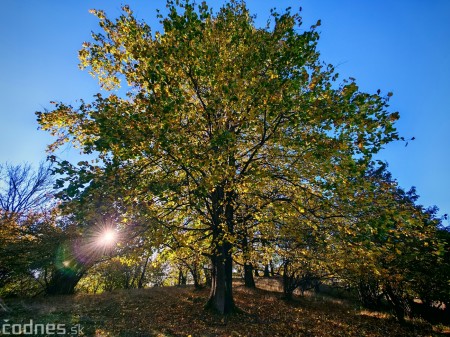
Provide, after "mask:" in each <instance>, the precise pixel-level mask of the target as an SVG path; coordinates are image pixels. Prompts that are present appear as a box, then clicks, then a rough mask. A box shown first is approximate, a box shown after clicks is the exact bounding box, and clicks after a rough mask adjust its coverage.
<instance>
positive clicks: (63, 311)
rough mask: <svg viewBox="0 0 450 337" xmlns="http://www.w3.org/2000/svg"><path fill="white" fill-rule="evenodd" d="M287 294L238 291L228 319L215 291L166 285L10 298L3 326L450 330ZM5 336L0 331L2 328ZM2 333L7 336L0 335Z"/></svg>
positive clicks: (169, 332) (225, 331)
mask: <svg viewBox="0 0 450 337" xmlns="http://www.w3.org/2000/svg"><path fill="white" fill-rule="evenodd" d="M280 296H281V295H280V293H278V292H273V291H268V290H262V289H257V290H248V289H245V288H244V287H242V286H240V285H237V286H236V288H235V300H236V303H237V305H238V306H239V307H240V308H241V309H242V310H243V312H242V313H239V314H233V315H230V316H228V317H221V316H218V315H215V314H213V313H210V312H205V311H204V310H203V308H202V305H203V304H204V303H205V301H206V299H207V297H208V290H207V289H204V290H201V291H195V290H194V289H193V288H191V287H189V286H188V287H164V288H152V289H140V290H139V289H136V290H123V291H115V292H112V293H104V294H100V295H76V296H59V297H51V298H35V299H9V300H7V301H6V304H7V305H8V306H9V308H10V312H8V313H2V314H1V315H2V319H3V320H2V323H3V324H5V323H4V322H5V319H7V320H8V321H7V323H8V324H17V323H20V322H22V323H29V322H30V320H33V323H34V324H36V323H41V324H44V323H61V324H65V326H66V327H67V330H69V331H70V327H76V326H77V324H80V327H81V328H82V332H81V333H80V335H83V336H120V337H125V336H127V337H138V336H141V337H144V336H189V335H191V336H327V337H328V336H372V337H378V336H380V337H381V336H383V337H385V336H444V335H450V330H449V329H448V328H446V327H443V326H434V327H433V326H431V325H429V324H427V323H425V322H421V321H413V322H409V323H408V324H407V325H406V326H402V325H400V324H398V323H397V322H395V321H394V320H393V319H392V318H391V317H390V316H389V315H387V314H382V313H374V312H369V311H365V310H361V309H360V308H358V306H356V305H355V304H352V303H350V302H347V301H344V300H340V299H337V298H333V297H329V296H328V297H327V296H323V295H320V296H319V295H318V296H305V297H301V298H300V297H299V298H296V299H295V301H293V302H289V303H286V302H285V301H283V300H282V299H281V298H280ZM0 331H1V330H0ZM0 335H1V333H0Z"/></svg>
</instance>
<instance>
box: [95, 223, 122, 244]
mask: <svg viewBox="0 0 450 337" xmlns="http://www.w3.org/2000/svg"><path fill="white" fill-rule="evenodd" d="M116 241H117V233H116V231H114V230H113V229H109V228H108V229H105V230H104V231H103V232H102V233H101V234H100V235H99V236H98V239H97V244H98V245H99V246H104V247H111V246H112V245H114V244H115V243H116Z"/></svg>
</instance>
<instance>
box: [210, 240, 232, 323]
mask: <svg viewBox="0 0 450 337" xmlns="http://www.w3.org/2000/svg"><path fill="white" fill-rule="evenodd" d="M226 246H229V245H226ZM211 262H212V275H211V276H212V278H211V281H212V282H211V292H210V295H209V300H208V303H207V304H206V307H207V308H211V309H213V310H216V311H217V312H219V313H221V314H229V313H231V312H233V311H234V309H235V306H234V300H233V292H232V291H233V275H232V274H233V269H232V267H233V264H232V263H233V260H232V258H231V253H230V250H229V249H228V248H227V247H222V254H220V255H219V256H214V257H212V258H211Z"/></svg>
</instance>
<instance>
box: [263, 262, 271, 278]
mask: <svg viewBox="0 0 450 337" xmlns="http://www.w3.org/2000/svg"><path fill="white" fill-rule="evenodd" d="M263 276H264V277H270V274H269V265H268V264H266V265H265V266H264V275H263Z"/></svg>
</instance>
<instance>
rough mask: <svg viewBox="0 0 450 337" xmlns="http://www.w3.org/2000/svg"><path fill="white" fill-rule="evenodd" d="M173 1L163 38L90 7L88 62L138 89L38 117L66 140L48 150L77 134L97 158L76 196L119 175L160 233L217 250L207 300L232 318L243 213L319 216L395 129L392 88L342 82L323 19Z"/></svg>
mask: <svg viewBox="0 0 450 337" xmlns="http://www.w3.org/2000/svg"><path fill="white" fill-rule="evenodd" d="M167 7H168V15H167V16H166V17H162V16H160V18H161V23H162V25H163V32H155V33H153V32H152V30H151V28H150V27H149V26H148V25H147V24H146V23H144V22H141V21H138V20H136V19H135V17H134V15H133V13H132V11H131V10H130V9H129V8H128V7H124V8H123V11H124V13H123V14H122V15H121V16H120V17H119V18H118V19H116V20H110V19H108V18H107V17H106V15H105V13H104V12H103V11H100V10H96V11H93V13H94V14H95V15H96V16H97V17H98V18H99V20H100V26H101V27H102V29H103V30H104V32H103V33H99V34H94V35H93V42H86V43H84V45H83V49H82V50H81V51H80V60H81V66H82V67H83V68H88V69H89V70H90V72H91V74H93V75H94V76H95V77H97V78H98V80H99V82H100V84H101V86H102V87H103V88H104V89H106V90H111V89H115V88H117V87H119V86H120V83H121V81H122V82H123V81H126V83H127V84H128V93H127V95H126V97H119V96H118V95H117V94H115V93H114V91H112V92H111V93H110V94H109V95H108V96H106V97H105V96H104V95H101V94H98V95H97V96H96V99H95V100H94V101H93V102H92V103H86V102H84V101H83V102H82V104H81V105H80V106H78V107H73V106H70V105H66V104H64V103H56V106H55V109H54V110H53V111H49V112H39V113H37V114H38V121H39V123H40V125H41V127H42V129H44V130H48V131H50V132H51V133H52V134H53V135H55V136H57V137H58V139H57V141H56V142H55V143H53V144H52V145H51V146H50V149H52V150H54V149H55V148H57V147H58V146H59V145H61V144H63V143H65V142H72V143H74V144H76V145H78V146H79V147H80V148H81V150H82V151H83V152H84V153H88V154H95V155H96V156H97V158H98V159H99V160H100V162H99V164H98V166H97V167H93V165H82V167H80V168H79V169H78V170H68V172H66V173H67V174H69V175H76V174H81V175H83V176H86V172H87V171H89V172H90V173H91V177H92V179H90V180H89V179H87V181H85V183H84V184H78V185H76V186H71V185H70V184H69V189H70V191H71V195H72V198H76V197H77V195H81V194H83V191H84V190H85V187H86V186H87V185H89V184H92V183H95V181H96V178H95V176H96V175H102V176H105V175H107V174H108V172H115V174H116V176H115V178H114V177H111V179H110V182H111V183H116V184H117V183H119V184H120V186H121V188H123V189H124V190H126V193H125V192H124V195H127V200H129V201H130V202H133V203H139V204H141V205H145V206H146V207H147V209H148V214H149V215H148V216H149V217H150V218H152V219H153V220H152V221H156V222H157V223H159V224H160V228H161V231H162V230H163V229H164V232H166V233H172V234H173V235H174V236H176V238H177V239H178V240H179V241H180V242H181V241H182V242H183V243H184V244H185V245H186V246H189V247H192V248H193V249H197V250H200V251H201V252H202V253H203V254H204V255H206V256H209V258H210V259H211V264H212V288H211V295H210V300H209V305H210V306H211V307H212V308H214V309H216V310H218V311H219V312H221V313H227V312H231V311H232V310H233V309H234V302H233V296H232V256H233V253H234V251H235V247H236V245H237V241H238V239H237V237H236V230H237V228H240V227H242V226H243V225H242V223H240V221H239V217H238V216H237V215H238V214H242V213H243V211H244V210H245V208H246V207H247V208H248V205H252V212H253V213H254V215H255V216H262V217H264V216H265V214H267V211H266V208H270V210H269V213H270V212H272V213H273V212H278V213H281V214H285V213H289V212H290V213H293V214H295V212H304V207H306V206H304V205H303V203H304V202H305V201H306V202H307V200H309V199H310V198H313V199H316V200H318V201H321V202H323V208H320V207H318V208H317V210H316V211H315V215H317V216H319V217H320V216H321V215H323V214H321V213H325V212H326V210H327V208H329V207H331V208H332V206H333V203H332V201H331V199H332V197H333V189H335V188H337V186H342V185H341V184H340V181H341V177H342V176H345V177H347V176H348V175H349V172H350V174H352V175H355V174H358V170H359V169H360V168H362V169H363V168H364V165H365V163H367V161H368V160H369V159H370V157H371V155H372V154H373V153H376V152H377V151H378V150H379V149H380V147H381V146H382V145H383V144H384V143H386V142H388V141H390V140H392V139H394V138H396V137H397V135H396V132H395V129H394V127H393V123H394V122H395V120H396V119H397V118H398V115H397V114H396V113H393V114H391V113H388V112H387V110H386V109H387V106H388V105H387V100H388V96H389V94H388V95H387V96H386V97H381V96H380V95H379V94H368V93H363V92H360V91H359V89H358V86H357V85H356V83H355V82H354V81H353V80H350V81H343V83H342V84H337V83H336V82H335V81H336V78H337V74H336V73H335V72H334V69H333V67H332V66H331V65H326V64H323V63H322V62H321V61H320V60H319V52H318V51H317V50H316V45H317V41H318V37H319V35H318V33H317V32H316V30H315V28H316V27H315V26H313V27H311V29H309V30H305V29H304V28H303V27H302V26H301V17H300V15H299V13H292V12H291V11H290V10H286V11H285V12H284V13H282V14H279V13H277V12H276V11H272V13H271V19H270V20H269V22H268V24H267V27H265V28H258V27H256V26H255V24H254V21H253V17H252V16H251V15H250V13H249V11H248V9H247V8H246V5H245V2H243V1H231V2H229V3H226V4H225V5H224V6H223V7H222V8H221V9H220V10H219V11H218V12H217V13H216V14H214V13H213V12H212V11H211V10H210V9H209V8H208V7H207V5H206V3H205V2H203V3H202V4H201V5H199V6H196V5H194V4H193V3H191V2H190V1H184V2H181V1H168V2H167ZM111 168H113V169H111ZM118 172H121V173H120V174H118ZM133 178H134V179H133ZM70 181H71V180H70V179H69V182H70ZM72 181H74V180H72ZM75 190H77V191H78V192H74V191H75ZM77 193H78V194H77ZM264 224H265V223H261V225H264ZM269 231H270V230H268V232H269ZM240 232H242V231H240ZM252 232H253V233H256V231H252ZM257 232H258V233H262V232H264V230H262V231H261V230H259V231H257ZM249 233H250V231H249ZM249 239H251V238H249Z"/></svg>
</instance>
